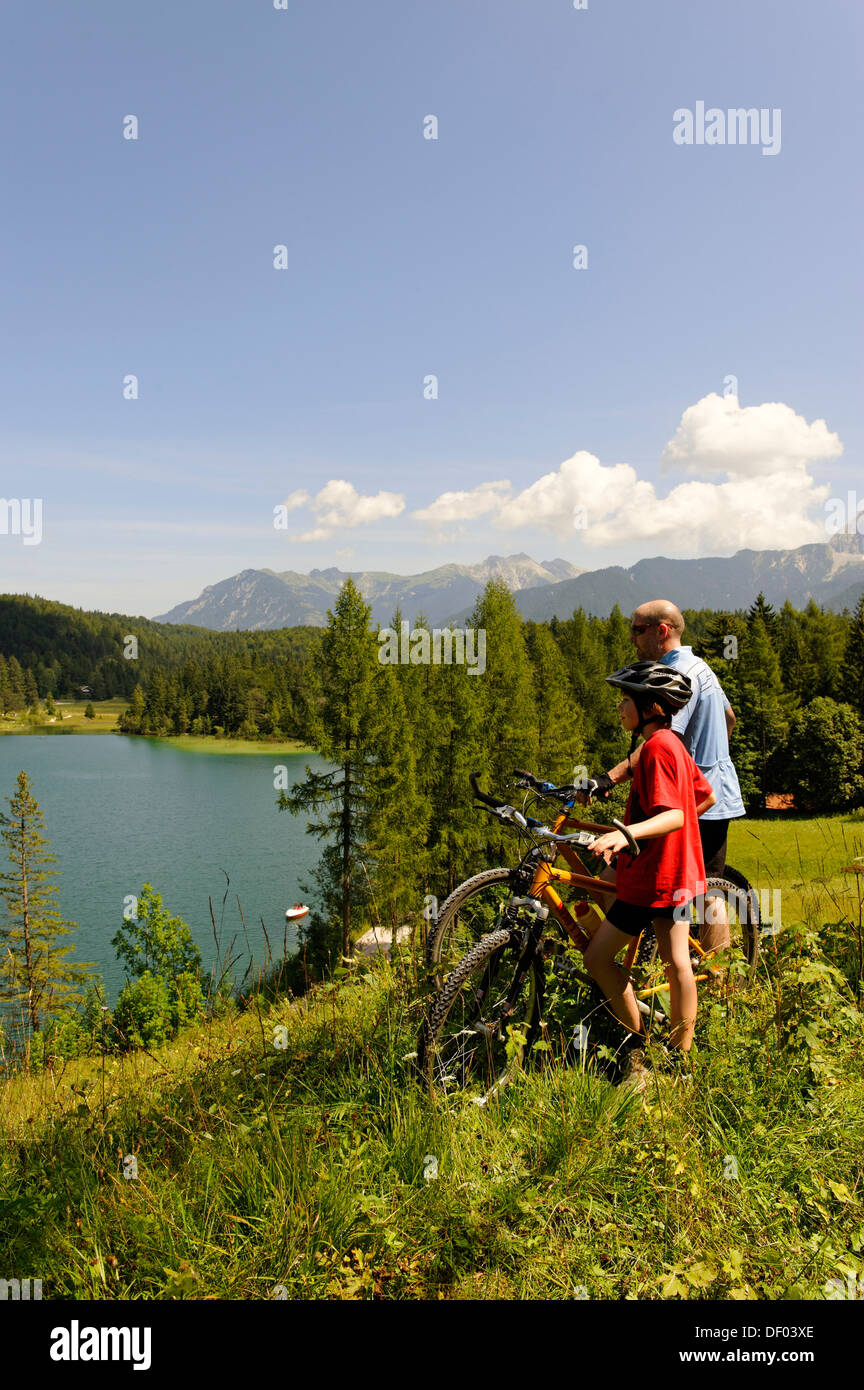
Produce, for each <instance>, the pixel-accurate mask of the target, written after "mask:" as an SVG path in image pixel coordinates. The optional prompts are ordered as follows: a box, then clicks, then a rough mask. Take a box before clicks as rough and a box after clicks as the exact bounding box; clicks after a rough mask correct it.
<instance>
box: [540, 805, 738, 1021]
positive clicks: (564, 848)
mask: <svg viewBox="0 0 864 1390" xmlns="http://www.w3.org/2000/svg"><path fill="white" fill-rule="evenodd" d="M600 828H601V829H602V827H600ZM552 829H553V831H554V832H555V834H556V835H562V834H564V832H565V829H567V830H589V831H591V832H592V833H594V834H596V833H597V830H598V826H597V825H595V824H594V823H593V822H591V821H583V820H574V819H573V818H572V817H571V816H568V814H567V812H566V811H561V812H559V814H558V815H557V816H556V817H555V821H554V823H553V825H552ZM559 848H560V851H561V855H562V857H563V858H564V859H566V861H567V863H568V864H569V865H570V868H569V869H556V868H555V866H554V864H550V863H548V862H547V861H546V860H541V861H540V862H539V863H538V865H537V868H536V870H535V873H534V878H533V879H532V881H531V887H530V888H529V890H528V895H529V897H532V898H537V900H538V901H539V902H541V903H544V904H545V905H546V906H547V907H548V908H549V911H550V912H551V914H552V916H553V917H554V918H555V920H556V921H557V922H560V924H561V926H562V927H563V928H564V930H565V931H566V933H567V935H568V936H569V937H570V940H571V941H572V942H573V945H574V946H576V947H577V948H578V950H580V951H583V952H584V950H585V947H586V946H587V945H588V942H589V941H590V940H591V937H592V936H593V934H594V932H595V931H596V930H597V926H599V923H598V924H597V926H595V927H594V928H593V929H592V930H588V929H586V927H583V926H580V924H579V922H578V920H577V919H576V918H575V917H574V916H573V913H572V912H571V911H570V909H569V908H568V907H567V906H566V905H565V903H564V902H563V900H562V899H561V897H560V896H559V894H558V893H557V892H556V891H555V889H554V888H553V886H552V885H553V883H560V884H562V885H568V886H571V887H574V888H581V889H582V890H583V891H584V892H586V893H589V894H590V895H591V897H592V898H598V899H600V898H603V897H606V896H608V895H610V894H611V895H613V896H614V893H615V885H614V884H613V883H611V882H609V881H608V880H607V879H602V878H599V877H597V876H596V875H595V874H586V872H585V865H584V864H583V863H582V860H581V859H580V858H579V855H578V854H577V853H576V851H575V849H572V848H571V846H570V845H561V846H559ZM641 940H642V937H641V935H640V936H637V937H634V938H633V942H632V944H631V945H630V946H628V947H627V951H626V953H625V955H624V959H623V961H622V962H621V963H622V965H623V967H624V969H625V970H626V971H627V972H628V973H629V972H630V971H631V970H632V968H633V963H634V961H635V960H636V954H637V952H638V950H639V943H640V941H641ZM689 942H690V949H691V951H695V952H696V954H697V956H698V957H699V959H700V961H702V960H704V959H705V958H706V956H707V952H706V951H705V950H704V949H703V948H702V946H700V944H699V942H698V941H697V940H696V938H695V937H693V936H691V937H690V938H689ZM712 954H713V953H712ZM708 978H709V977H708V975H696V976H695V979H696V982H697V984H698V983H700V982H701V981H703V980H707V979H708ZM665 988H666V986H665V985H655V986H653V987H652V988H650V989H645V990H641V991H639V992H638V994H637V996H636V997H637V998H638V999H647V998H648V997H649V996H650V995H652V994H657V993H659V991H660V990H662V989H665Z"/></svg>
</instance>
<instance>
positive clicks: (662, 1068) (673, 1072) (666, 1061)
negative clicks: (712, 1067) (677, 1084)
mask: <svg viewBox="0 0 864 1390" xmlns="http://www.w3.org/2000/svg"><path fill="white" fill-rule="evenodd" d="M656 1068H657V1071H658V1072H659V1073H660V1075H661V1076H664V1077H668V1078H669V1079H670V1080H671V1081H684V1082H689V1083H690V1084H692V1082H693V1061H692V1058H691V1057H690V1053H689V1052H685V1051H683V1050H682V1048H680V1047H664V1049H663V1053H662V1055H661V1056H660V1057H659V1058H658V1060H657V1064H656Z"/></svg>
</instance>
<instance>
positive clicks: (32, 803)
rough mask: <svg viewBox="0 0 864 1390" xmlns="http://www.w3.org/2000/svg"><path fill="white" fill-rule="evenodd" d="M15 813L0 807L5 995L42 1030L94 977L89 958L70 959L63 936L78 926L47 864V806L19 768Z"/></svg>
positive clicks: (1, 984)
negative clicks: (67, 914) (63, 909)
mask: <svg viewBox="0 0 864 1390" xmlns="http://www.w3.org/2000/svg"><path fill="white" fill-rule="evenodd" d="M6 800H7V801H8V803H9V807H10V811H11V814H10V815H8V816H7V815H4V813H3V812H0V826H2V830H0V836H2V839H3V841H4V842H5V844H6V845H7V846H8V848H9V860H10V861H11V865H12V867H11V869H7V870H6V872H5V873H0V898H2V901H3V904H4V907H5V911H4V912H3V918H4V920H3V922H2V925H0V997H2V998H3V999H4V1000H6V1001H7V1003H11V1004H12V1005H13V1007H15V1006H17V1007H18V1008H19V1009H20V1010H21V1011H22V1013H23V1015H24V1017H25V1019H26V1021H27V1025H28V1027H29V1029H30V1030H31V1031H32V1032H34V1033H36V1032H38V1031H39V1029H40V1027H41V1025H42V1023H43V1021H44V1020H45V1018H46V1017H47V1016H48V1015H50V1014H52V1013H56V1012H57V1011H58V1010H59V1009H60V1008H62V1007H63V1006H65V1005H68V1004H73V1003H77V1002H80V1001H81V1000H82V999H83V998H84V991H85V988H86V984H87V981H88V979H89V978H90V968H89V965H90V963H89V962H88V963H87V964H79V963H76V962H73V961H70V960H68V959H67V957H68V955H69V953H70V952H71V951H72V949H73V948H72V945H71V944H68V945H61V941H62V938H63V937H65V936H68V935H70V933H71V932H72V931H73V929H75V923H74V922H68V921H65V920H64V919H63V917H62V916H61V914H60V912H59V911H58V909H57V906H56V903H57V896H58V890H57V888H56V887H55V885H54V884H52V883H51V882H50V879H51V878H53V877H55V876H56V870H53V869H51V868H49V867H48V866H49V865H51V864H53V863H55V862H56V861H55V856H54V855H53V854H51V853H50V851H49V850H48V849H47V844H48V841H47V840H46V839H45V837H44V836H43V835H41V834H40V833H39V832H40V830H41V829H42V827H43V820H42V812H41V811H40V809H39V804H38V802H37V801H36V799H35V797H34V796H33V792H32V790H31V787H30V782H29V780H28V777H27V774H26V772H20V773H19V774H18V782H17V791H16V793H15V795H14V796H12V797H7V798H6Z"/></svg>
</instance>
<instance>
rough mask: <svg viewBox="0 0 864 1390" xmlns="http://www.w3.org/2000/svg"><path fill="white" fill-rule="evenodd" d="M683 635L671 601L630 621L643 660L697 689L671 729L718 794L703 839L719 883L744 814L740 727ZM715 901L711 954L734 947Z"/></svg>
mask: <svg viewBox="0 0 864 1390" xmlns="http://www.w3.org/2000/svg"><path fill="white" fill-rule="evenodd" d="M683 631H684V619H683V618H682V616H681V613H680V611H679V610H678V609H677V608H676V607H675V604H674V603H670V602H669V600H668V599H651V600H650V601H649V602H648V603H643V604H640V606H639V607H638V608H637V609H636V611H635V612H634V614H633V617H632V619H631V620H630V641H631V642H632V643H633V644H634V646H635V647H636V651H637V652H638V654H639V659H640V661H661V662H663V664H664V665H666V666H671V667H673V668H674V670H676V671H679V672H680V673H681V674H682V675H684V676H688V677H689V678H690V681H691V683H692V685H693V687H694V689H693V696H692V699H691V700H690V703H689V704H688V705H686V706H685V707H684V709H682V710H679V712H678V713H677V714H676V715H674V717H673V719H672V729H673V730H674V732H675V733H677V734H680V735H681V738H682V740H683V742H684V747H685V748H686V749H687V752H688V753H689V754H690V756H691V758H692V759H693V761H694V762H695V763H696V765H697V767H698V768H699V770H700V771H701V772H703V773H704V775H705V777H706V778H707V780H708V781H709V782H710V784H711V789H712V791H713V792H714V796H715V802H714V805H713V806H712V807H711V808H710V810H708V811H705V812H704V813H703V815H701V816H700V817H699V835H700V838H701V840H702V856H703V858H704V860H705V876H706V878H709V877H715V878H719V877H722V874H723V870H724V869H725V867H726V839H727V834H728V830H729V822H730V820H735V819H736V818H737V817H738V816H743V815H744V802H743V801H742V799H741V788H740V787H739V785H738V776H737V773H736V772H735V768H734V766H733V764H732V759H731V757H730V756H729V735H730V734H731V732H732V730H733V728H734V727H735V722H736V721H735V713H734V711H733V709H732V706H731V705H730V704H729V701H728V700H727V699H726V696H725V695H724V693H723V689H722V687H721V685H720V682H719V681H718V679H717V677H716V676H715V674H714V672H713V671H712V670H711V668H710V666H708V665H707V664H706V663H705V662H704V661H702V660H701V659H700V658H699V657H698V656H694V655H693V648H692V647H683V646H682V645H681V635H682V633H683ZM641 746H642V745H640V747H639V748H637V749H636V752H635V753H634V754H633V755H632V757H631V758H627V759H625V761H624V762H621V763H618V765H617V767H613V768H610V769H609V771H608V772H606V773H602V774H601V776H600V778H599V779H598V789H599V790H600V791H603V790H608V788H609V787H610V786H614V785H615V784H616V783H618V782H623V781H624V780H625V779H626V778H627V777H629V776H631V770H632V765H633V764H635V763H636V762H637V761H638V758H639V753H640V750H641ZM710 901H711V908H710V910H709V909H708V908H707V906H706V911H705V918H706V921H705V924H704V926H703V927H702V930H701V931H700V942H701V944H702V946H703V947H704V948H705V949H706V950H709V951H711V950H722V949H723V947H725V946H728V945H729V923H728V919H727V916H726V905H725V903H724V901H723V899H722V898H720V897H712V898H711V899H710Z"/></svg>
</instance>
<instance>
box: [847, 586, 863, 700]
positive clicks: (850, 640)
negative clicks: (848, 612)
mask: <svg viewBox="0 0 864 1390" xmlns="http://www.w3.org/2000/svg"><path fill="white" fill-rule="evenodd" d="M842 689H843V699H844V700H846V701H848V703H849V704H850V705H851V706H852V707H853V709H856V710H857V711H858V713H859V715H861V717H862V718H864V592H862V593H861V595H860V596H859V599H858V603H857V604H856V607H855V612H854V613H853V615H852V619H851V622H850V625H849V630H848V632H847V634H846V646H845V650H844V652H843V683H842Z"/></svg>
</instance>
